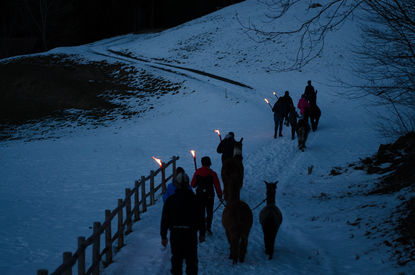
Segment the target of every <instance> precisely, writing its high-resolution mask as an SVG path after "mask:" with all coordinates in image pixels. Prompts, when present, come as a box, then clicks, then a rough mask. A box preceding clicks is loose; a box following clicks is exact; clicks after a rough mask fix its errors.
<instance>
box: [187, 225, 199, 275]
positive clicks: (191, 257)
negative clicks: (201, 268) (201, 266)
mask: <svg viewBox="0 0 415 275" xmlns="http://www.w3.org/2000/svg"><path fill="white" fill-rule="evenodd" d="M186 243H187V246H186V255H185V259H186V274H187V275H196V274H197V271H198V270H197V269H198V268H197V265H198V259H197V233H191V237H190V238H189V239H187V240H186Z"/></svg>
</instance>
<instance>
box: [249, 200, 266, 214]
mask: <svg viewBox="0 0 415 275" xmlns="http://www.w3.org/2000/svg"><path fill="white" fill-rule="evenodd" d="M266 200H267V198H265V199H264V200H263V201H261V202H260V203H259V204H258V205H257V206H255V207H254V208H252V211H253V210H255V209H257V208H258V207H259V206H260V205H261V204H263V203H264V202H265V201H266Z"/></svg>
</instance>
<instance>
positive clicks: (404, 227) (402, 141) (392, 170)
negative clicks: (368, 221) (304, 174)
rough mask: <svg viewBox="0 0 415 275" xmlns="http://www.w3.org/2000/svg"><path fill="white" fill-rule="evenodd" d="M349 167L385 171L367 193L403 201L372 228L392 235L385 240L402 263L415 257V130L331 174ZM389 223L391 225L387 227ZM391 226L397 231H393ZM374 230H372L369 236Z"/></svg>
mask: <svg viewBox="0 0 415 275" xmlns="http://www.w3.org/2000/svg"><path fill="white" fill-rule="evenodd" d="M349 168H353V169H356V170H363V171H365V172H366V173H368V174H379V175H381V176H380V177H379V180H378V182H376V183H375V186H374V187H373V188H372V189H371V190H370V191H369V192H367V194H366V195H367V196H371V195H388V194H389V195H390V194H397V196H396V198H397V200H399V201H401V203H400V204H399V206H398V207H397V209H396V210H395V211H394V212H393V213H392V214H391V215H390V217H389V219H387V220H385V221H377V225H376V226H374V227H373V228H372V229H373V232H377V233H379V234H380V235H382V236H388V237H391V238H390V241H387V240H385V241H384V243H383V244H384V245H386V246H388V247H389V248H390V250H391V251H392V254H393V258H395V259H396V261H397V263H398V264H399V265H406V264H407V263H409V262H412V261H415V132H410V133H408V134H406V135H405V136H402V137H400V138H399V139H398V140H397V141H396V142H394V143H392V144H381V145H380V146H379V149H378V152H377V153H376V154H375V155H373V156H372V157H367V158H365V159H363V160H361V161H359V162H356V163H352V164H350V165H349V167H348V168H345V169H343V168H341V167H334V168H333V169H332V170H331V172H330V175H331V176H336V175H339V174H342V173H343V172H346V171H348V169H349ZM385 224H389V225H390V226H385V227H383V226H382V225H385ZM390 228H393V229H394V232H389V231H390ZM371 233H372V232H368V234H367V236H368V238H370V237H371ZM396 236H397V237H396Z"/></svg>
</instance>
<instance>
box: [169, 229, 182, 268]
mask: <svg viewBox="0 0 415 275" xmlns="http://www.w3.org/2000/svg"><path fill="white" fill-rule="evenodd" d="M181 235H182V234H180V232H171V233H170V247H171V255H172V256H171V270H170V271H171V274H173V275H181V274H183V258H184V253H183V250H184V249H183V245H184V242H183V240H182V236H181Z"/></svg>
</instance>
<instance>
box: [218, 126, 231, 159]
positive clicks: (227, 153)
mask: <svg viewBox="0 0 415 275" xmlns="http://www.w3.org/2000/svg"><path fill="white" fill-rule="evenodd" d="M234 145H235V134H234V133H233V132H229V133H228V134H227V135H226V136H225V138H224V139H223V140H222V141H221V142H220V143H219V145H218V148H217V149H216V151H217V152H218V153H219V154H222V164H223V162H224V161H225V160H227V159H231V158H233V147H234Z"/></svg>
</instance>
